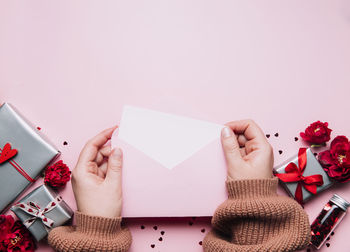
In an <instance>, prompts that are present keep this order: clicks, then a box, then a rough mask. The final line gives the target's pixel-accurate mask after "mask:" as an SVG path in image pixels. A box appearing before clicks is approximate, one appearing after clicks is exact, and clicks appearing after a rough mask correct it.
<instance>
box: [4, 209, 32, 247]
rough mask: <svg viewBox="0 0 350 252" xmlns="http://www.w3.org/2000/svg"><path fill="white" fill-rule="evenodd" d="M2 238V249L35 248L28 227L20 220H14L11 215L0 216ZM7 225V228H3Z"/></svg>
mask: <svg viewBox="0 0 350 252" xmlns="http://www.w3.org/2000/svg"><path fill="white" fill-rule="evenodd" d="M0 226H1V231H0V232H1V239H0V251H8V252H12V251H13V252H14V251H16V252H17V251H27V252H33V251H34V250H35V243H34V241H33V238H32V236H31V234H30V233H29V231H28V229H27V228H26V227H25V226H24V225H23V224H22V223H21V222H20V221H16V222H14V219H13V217H12V216H11V215H1V216H0ZM4 226H6V228H3V227H4Z"/></svg>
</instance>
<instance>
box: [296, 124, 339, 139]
mask: <svg viewBox="0 0 350 252" xmlns="http://www.w3.org/2000/svg"><path fill="white" fill-rule="evenodd" d="M331 131H332V130H331V129H329V128H328V123H327V122H325V123H323V122H320V121H317V122H314V123H312V124H310V125H309V127H307V128H306V129H305V132H300V136H301V137H302V138H303V139H304V140H305V141H307V142H309V143H311V144H325V143H326V142H328V141H329V140H330V139H331Z"/></svg>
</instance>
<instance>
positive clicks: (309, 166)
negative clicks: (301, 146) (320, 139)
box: [274, 148, 333, 202]
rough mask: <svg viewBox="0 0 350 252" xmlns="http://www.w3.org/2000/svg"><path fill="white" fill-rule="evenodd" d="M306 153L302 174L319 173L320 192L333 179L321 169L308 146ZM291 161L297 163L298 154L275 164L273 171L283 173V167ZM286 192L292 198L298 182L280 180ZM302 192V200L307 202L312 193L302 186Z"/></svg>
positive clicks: (328, 185) (329, 184)
mask: <svg viewBox="0 0 350 252" xmlns="http://www.w3.org/2000/svg"><path fill="white" fill-rule="evenodd" d="M306 155H307V163H306V167H305V170H304V173H303V176H304V177H306V176H310V175H315V174H320V175H322V177H323V185H322V186H318V187H317V193H320V192H322V191H324V190H326V189H327V188H328V187H330V186H332V185H333V181H331V180H330V179H329V177H328V175H327V174H326V172H325V171H324V170H323V168H322V166H321V164H320V163H319V162H318V160H317V159H316V157H315V155H314V154H313V153H312V151H311V149H310V148H308V149H307V150H306ZM290 162H293V163H295V164H296V165H298V154H296V155H295V156H293V157H292V158H290V159H288V160H287V161H286V162H284V163H283V164H281V165H279V166H277V167H275V168H274V171H275V173H285V168H286V166H287V165H288V164H289V163H290ZM280 182H281V183H282V185H283V186H284V188H285V189H286V191H287V192H288V194H289V195H290V196H291V197H293V198H294V195H295V190H296V188H297V185H298V183H297V182H288V183H286V182H283V181H281V180H280ZM302 192H303V201H304V202H307V201H308V200H310V199H311V198H312V197H313V196H314V195H313V194H312V193H310V192H309V191H307V190H306V189H305V188H304V187H302Z"/></svg>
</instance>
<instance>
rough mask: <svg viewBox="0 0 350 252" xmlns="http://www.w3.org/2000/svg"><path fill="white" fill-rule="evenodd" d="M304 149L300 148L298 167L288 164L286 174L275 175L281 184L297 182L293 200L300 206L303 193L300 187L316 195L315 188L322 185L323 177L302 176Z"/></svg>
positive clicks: (305, 156)
mask: <svg viewBox="0 0 350 252" xmlns="http://www.w3.org/2000/svg"><path fill="white" fill-rule="evenodd" d="M306 150H307V149H306V148H300V149H299V153H298V166H299V167H298V166H297V165H296V164H295V163H293V162H290V163H289V164H288V165H287V166H286V168H285V172H286V173H281V174H275V175H276V176H277V177H278V178H279V179H280V180H282V181H283V182H298V185H297V188H296V190H295V196H294V198H295V199H296V201H298V202H299V203H300V204H303V191H302V187H304V188H305V189H306V190H308V191H309V192H310V193H312V194H316V193H317V186H321V185H323V177H322V175H320V174H315V175H310V176H307V177H304V176H303V173H304V170H305V167H306V163H307V154H306Z"/></svg>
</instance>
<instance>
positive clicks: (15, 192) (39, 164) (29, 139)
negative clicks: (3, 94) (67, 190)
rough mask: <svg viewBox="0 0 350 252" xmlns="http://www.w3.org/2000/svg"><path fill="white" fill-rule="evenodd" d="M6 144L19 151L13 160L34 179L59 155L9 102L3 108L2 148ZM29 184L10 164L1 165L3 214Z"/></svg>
mask: <svg viewBox="0 0 350 252" xmlns="http://www.w3.org/2000/svg"><path fill="white" fill-rule="evenodd" d="M6 143H10V144H11V145H12V148H13V149H17V151H18V153H17V155H16V156H15V157H13V158H12V159H11V160H14V161H15V162H17V163H18V164H19V165H20V166H21V167H22V168H23V169H24V170H25V172H26V173H27V174H28V175H29V176H30V177H32V178H33V179H35V178H36V177H38V175H39V174H40V173H41V171H42V170H43V169H44V168H45V167H46V166H47V165H48V164H49V163H50V162H51V161H52V160H54V159H55V158H56V157H57V156H58V155H59V151H58V150H57V148H55V147H54V145H53V144H51V143H49V141H48V140H47V139H46V138H45V137H44V136H43V135H42V134H41V133H40V132H39V131H38V130H37V129H36V128H35V127H34V126H32V125H31V123H30V122H29V121H27V120H26V119H25V118H24V117H23V116H22V115H21V114H20V113H19V112H18V111H17V110H16V109H15V108H14V107H13V106H12V105H10V104H8V103H4V104H3V105H2V106H1V107H0V148H3V147H4V145H5V144H6ZM30 184H31V183H30V182H29V181H28V180H27V179H26V178H25V177H23V175H21V174H20V173H19V172H18V171H17V170H16V169H15V168H14V167H13V166H12V165H11V164H10V162H8V161H7V162H4V163H2V164H0V213H1V212H3V211H4V210H6V209H7V207H8V206H9V205H10V204H11V203H12V202H13V201H14V200H15V199H16V198H17V197H18V196H19V195H20V194H21V192H23V191H24V190H25V189H26V188H27V187H28V186H29V185H30Z"/></svg>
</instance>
